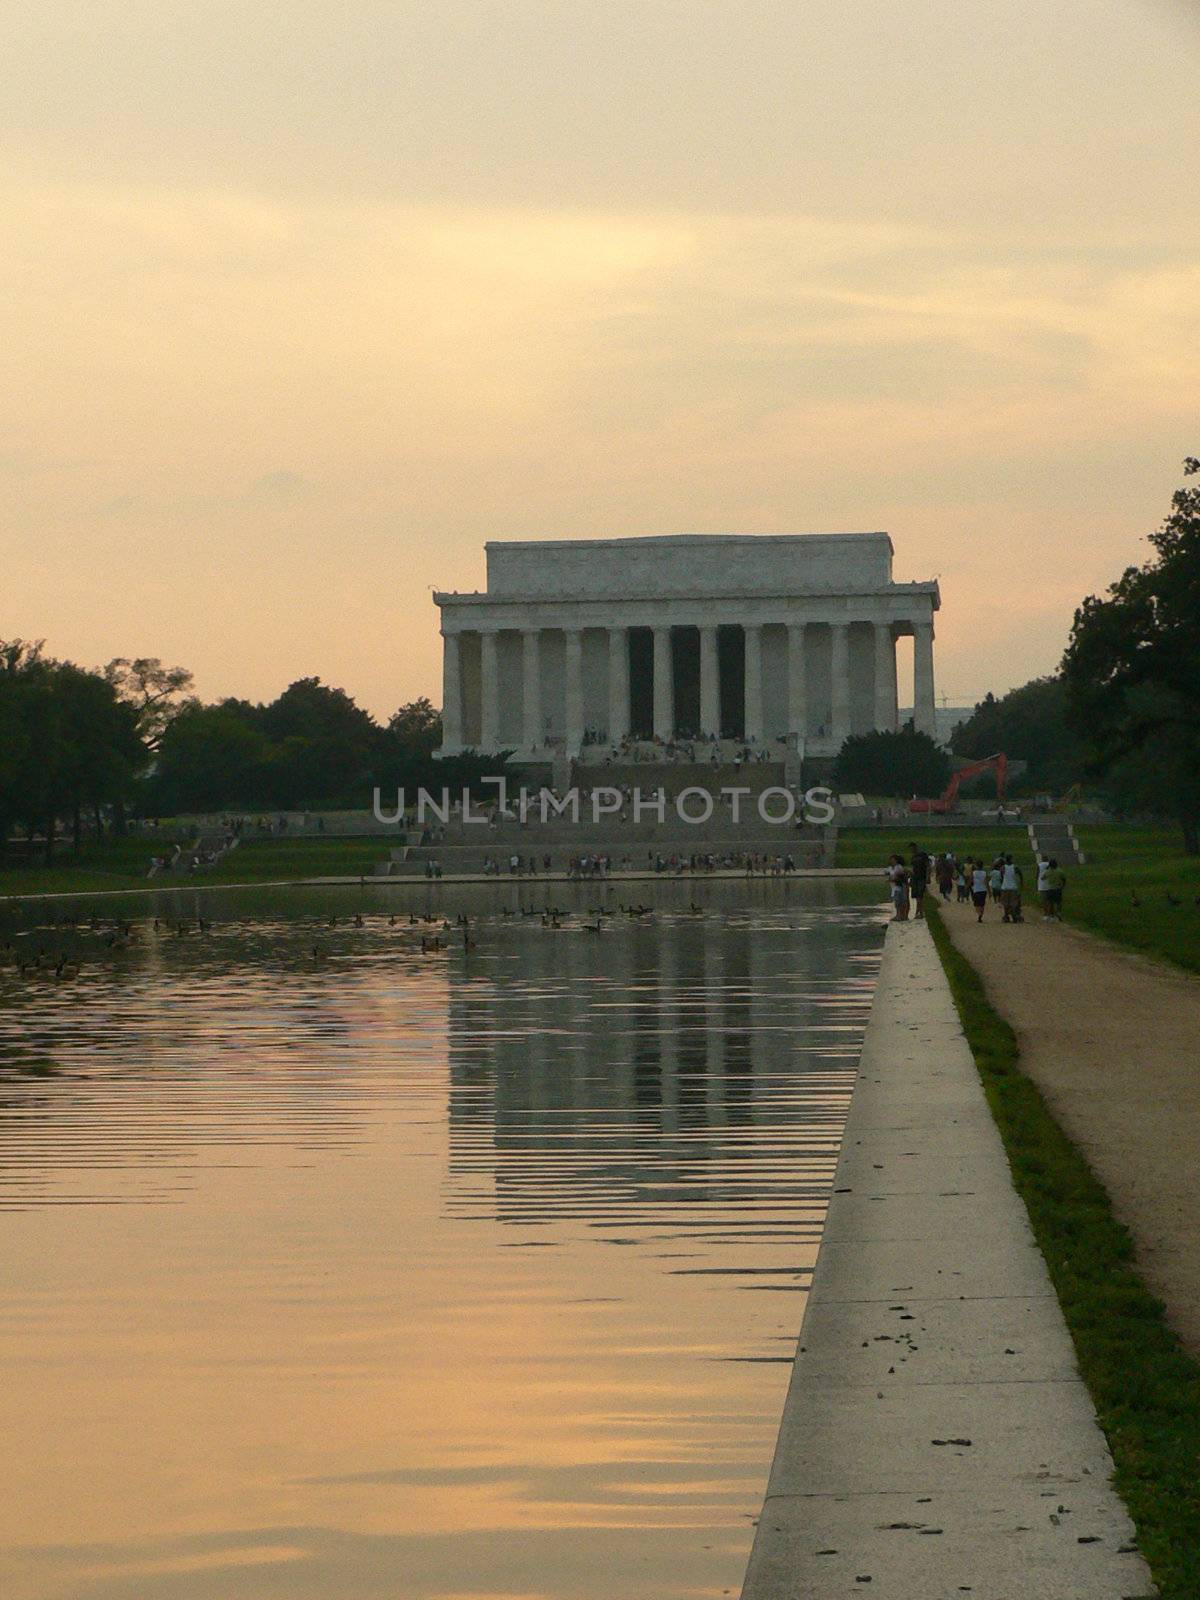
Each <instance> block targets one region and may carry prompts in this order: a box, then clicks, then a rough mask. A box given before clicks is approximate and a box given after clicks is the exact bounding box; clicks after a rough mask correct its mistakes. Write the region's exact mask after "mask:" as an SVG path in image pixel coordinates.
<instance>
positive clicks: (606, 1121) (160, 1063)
mask: <svg viewBox="0 0 1200 1600" xmlns="http://www.w3.org/2000/svg"><path fill="white" fill-rule="evenodd" d="M384 892H386V891H380V892H379V893H381V894H382V893H384ZM598 892H599V891H598V890H597V889H596V888H595V887H588V888H586V889H584V890H580V891H574V890H571V891H565V890H563V889H562V888H561V886H557V885H556V886H555V897H556V898H557V899H558V900H559V901H560V903H561V902H563V901H564V900H565V899H566V898H567V897H568V895H573V896H575V897H576V898H578V899H579V900H580V906H579V907H578V908H576V909H574V910H571V911H569V912H568V914H567V916H566V917H565V919H564V925H563V927H562V928H560V929H550V928H546V929H543V928H542V927H541V925H540V919H539V918H536V917H528V918H514V917H506V916H504V915H503V914H502V912H503V909H504V908H505V907H506V906H507V905H508V904H509V903H510V902H512V901H515V900H516V899H517V898H518V897H519V896H520V895H521V894H522V893H524V894H525V895H526V896H527V895H528V891H520V890H518V889H516V888H512V887H510V886H508V885H498V886H497V887H496V888H495V889H493V890H488V891H483V892H481V893H480V894H479V895H477V896H474V897H471V898H467V897H456V895H455V892H454V891H451V890H447V889H443V890H442V891H441V894H442V903H445V904H446V905H447V906H448V907H449V908H450V915H451V917H453V916H454V915H455V914H456V913H457V911H458V910H459V909H462V908H463V907H466V908H468V909H469V910H470V913H471V915H472V918H473V925H472V938H473V939H474V941H475V946H474V948H473V949H471V950H465V949H464V948H463V947H462V941H461V936H459V935H457V934H456V933H455V931H454V930H453V929H451V930H450V931H449V932H448V933H447V934H446V936H445V937H446V939H447V942H448V945H449V948H448V949H447V950H444V951H439V952H434V953H427V954H424V955H423V954H422V953H421V951H420V948H419V940H420V934H421V932H422V931H424V930H423V929H422V927H421V926H419V925H418V926H410V925H408V924H407V922H406V921H398V922H396V923H391V922H390V921H389V916H388V913H389V911H394V907H395V902H394V901H392V902H388V901H386V900H384V899H382V898H381V899H379V900H378V902H377V904H378V907H379V909H377V910H375V911H374V912H373V913H372V912H370V911H369V912H368V915H367V916H366V919H365V926H364V927H362V928H357V927H355V926H354V925H353V924H352V923H347V922H346V921H345V920H344V913H345V911H346V909H347V908H349V909H350V910H351V911H352V910H353V909H355V908H357V907H358V906H359V905H361V904H363V903H364V902H363V901H361V900H359V899H358V898H357V897H355V898H354V899H349V898H346V897H344V896H342V897H339V896H337V895H335V894H326V895H325V896H323V897H321V898H320V899H319V900H317V899H316V898H315V897H314V898H313V899H311V900H310V901H309V902H305V901H304V900H303V899H302V897H300V896H298V895H297V896H295V897H294V898H292V899H290V900H286V899H281V898H280V897H278V896H276V897H275V898H274V899H272V898H271V896H269V895H263V896H261V897H257V898H248V897H242V898H240V899H235V898H234V897H232V896H230V897H228V898H227V900H226V901H224V902H222V903H221V904H220V908H219V911H216V912H214V922H215V926H214V928H213V930H212V932H211V933H208V934H200V933H197V932H196V931H195V929H194V926H193V925H191V924H189V926H188V931H187V932H186V933H185V935H184V936H182V937H180V936H179V935H177V934H176V933H174V932H173V931H172V930H171V929H169V928H167V927H165V926H160V928H159V929H157V930H155V928H154V927H153V925H152V922H151V921H150V920H144V921H140V922H139V923H138V924H137V935H136V937H135V939H134V940H133V941H132V942H131V943H130V944H129V946H128V948H122V949H109V948H108V947H107V946H106V945H105V943H104V937H103V931H100V932H94V931H92V930H89V929H87V928H84V929H81V930H75V931H64V930H62V929H46V928H41V929H38V928H32V927H30V926H28V925H25V926H22V927H21V928H20V929H19V931H18V934H17V943H18V945H19V946H20V947H21V949H22V951H23V952H29V951H32V950H33V949H36V948H37V946H38V945H39V944H42V945H43V946H45V947H47V948H49V949H51V950H58V949H61V948H63V947H64V945H65V946H67V947H69V948H70V949H72V950H73V951H75V953H76V954H77V956H78V958H79V959H80V961H81V972H80V976H79V977H78V979H76V980H74V981H72V982H69V983H55V982H53V981H50V980H42V979H33V980H19V979H18V978H17V977H16V976H15V974H14V973H13V972H12V971H11V969H10V970H9V971H6V972H3V973H0V1060H7V1061H9V1062H11V1063H14V1064H16V1065H20V1064H21V1063H24V1062H33V1061H42V1062H49V1063H52V1064H53V1066H54V1067H55V1068H56V1069H57V1072H58V1075H57V1076H50V1077H41V1078H32V1077H13V1076H11V1075H9V1076H6V1077H4V1078H3V1079H0V1210H3V1213H4V1215H3V1216H2V1217H0V1230H2V1233H3V1237H4V1257H5V1261H6V1263H7V1267H6V1279H7V1292H6V1295H5V1298H4V1301H3V1305H2V1306H0V1358H2V1359H3V1362H4V1367H5V1371H6V1373H7V1375H8V1382H7V1383H6V1384H5V1386H4V1387H3V1390H2V1392H0V1438H3V1440H4V1443H5V1458H6V1462H7V1463H8V1464H9V1465H8V1468H7V1469H6V1477H7V1478H8V1485H7V1493H6V1495H5V1498H4V1502H3V1504H4V1508H5V1509H3V1510H0V1587H3V1590H4V1593H5V1594H6V1596H11V1597H12V1600H35V1597H36V1600H55V1597H62V1600H67V1597H72V1600H74V1597H83V1596H86V1597H89V1600H91V1597H96V1600H99V1597H105V1600H117V1597H118V1596H120V1597H126V1596H129V1595H131V1594H135V1593H136V1594H137V1595H138V1596H139V1600H185V1597H186V1600H207V1597H209V1596H213V1597H216V1596H218V1595H220V1596H222V1597H224V1596H227V1595H228V1594H230V1593H236V1594H237V1595H238V1596H239V1600H256V1597H258V1596H264V1597H265V1596H268V1595H269V1596H271V1597H273V1600H310V1597H311V1600H316V1597H318V1596H320V1597H321V1600H334V1597H337V1596H346V1597H347V1600H349V1597H351V1596H353V1597H354V1600H360V1597H373V1596H379V1597H382V1596H384V1595H387V1596H388V1597H394V1596H396V1595H398V1594H402V1595H404V1596H405V1597H406V1600H433V1597H435V1596H437V1597H442V1600H448V1597H451V1596H453V1597H466V1596H476V1595H478V1596H489V1597H492V1600H503V1597H516V1596H519V1597H523V1600H524V1597H532V1596H539V1597H549V1600H600V1597H601V1596H603V1597H604V1600H611V1597H612V1596H613V1595H614V1594H622V1595H624V1594H629V1595H633V1594H636V1595H638V1596H639V1597H644V1600H685V1597H687V1600H691V1597H699V1596H709V1595H720V1594H722V1593H726V1592H731V1591H736V1589H737V1587H738V1585H739V1583H740V1580H741V1575H742V1571H743V1569H744V1565H745V1559H746V1555H747V1553H748V1548H749V1542H750V1537H751V1533H752V1520H753V1518H754V1517H755V1516H756V1515H757V1513H758V1509H759V1506H760V1503H761V1498H762V1492H763V1488H764V1484H765V1478H766V1472H767V1468H768V1465H769V1461H770V1454H771V1449H772V1446H773V1443H774V1436H775V1432H776V1429H777V1426H778V1419H779V1413H780V1409H781V1405H782V1399H783V1391H784V1387H785V1384H786V1380H787V1375H788V1366H789V1364H790V1360H791V1354H792V1349H793V1347H794V1342H795V1334H796V1330H797V1328H798V1325H799V1320H800V1315H801V1310H802V1306H803V1300H802V1296H803V1293H804V1291H805V1288H806V1287H807V1284H808V1281H809V1276H810V1274H811V1270H812V1266H813V1262H814V1260H815V1255H816V1247H817V1242H818V1239H819V1235H820V1229H821V1224H822V1219H823V1216H824V1210H825V1204H826V1200H827V1196H828V1192H829V1187H830V1180H831V1176H832V1170H833V1165H834V1162H835V1159H836V1154H837V1148H838V1141H839V1138H840V1133H841V1127H842V1122H843V1118H844V1114H845V1109H846V1104H847V1101H848V1096H849V1092H850V1087H851V1083H852V1080H853V1073H854V1068H855V1063H856V1060H857V1054H858V1049H859V1045H860V1042H861V1037H862V1030H863V1026H864V1023H865V1018H866V1012H867V1008H868V1005H869V1002H870V996H871V989H872V985H873V981H874V974H875V970H876V966H877V961H878V952H879V949H880V945H881V937H882V925H881V921H880V912H879V910H878V908H876V907H873V906H860V905H852V904H840V903H839V902H838V900H837V897H836V892H834V891H832V890H831V889H830V887H829V886H828V885H819V886H814V887H813V888H812V889H811V890H810V889H807V888H803V887H801V886H799V885H791V886H789V887H788V888H786V889H785V888H784V887H783V886H781V885H771V886H765V885H763V886H756V888H755V889H754V890H748V889H745V888H743V887H742V886H740V885H734V886H730V887H721V886H718V885H705V886H704V889H703V891H702V892H703V894H704V897H705V899H706V902H707V907H708V909H707V914H705V915H703V916H691V915H686V914H684V915H678V914H676V911H675V909H674V908H675V907H678V908H679V910H680V911H686V902H687V900H688V899H690V898H691V897H692V896H693V895H694V894H696V893H697V891H696V889H695V888H694V887H693V886H688V887H681V886H675V885H669V884H664V885H661V886H657V885H656V886H655V891H654V898H655V903H656V906H657V908H658V909H657V911H656V913H655V915H653V916H651V917H648V918H645V919H640V918H639V919H629V918H621V917H614V918H613V920H612V922H611V924H610V925H609V926H608V927H606V929H605V931H604V934H603V936H602V937H597V936H596V935H594V934H592V935H588V934H587V933H586V932H585V931H584V930H583V928H582V920H583V917H582V915H581V911H582V907H583V905H586V904H587V903H589V902H590V903H593V904H594V902H595V898H596V896H597V894H598ZM365 903H366V905H367V906H368V908H369V907H370V906H371V905H372V901H371V899H370V896H369V894H368V896H367V897H366V900H365ZM318 908H319V910H318ZM333 910H336V911H339V912H341V913H342V914H343V915H342V916H341V917H339V923H338V925H337V926H336V927H330V926H329V925H328V921H329V916H330V915H331V914H332V911H333ZM207 914H208V913H207V912H206V915H207ZM589 920H590V919H589ZM314 943H316V944H317V945H318V947H319V949H320V951H321V956H320V958H319V959H314V957H313V954H312V950H313V945H314ZM18 1508H19V1510H18Z"/></svg>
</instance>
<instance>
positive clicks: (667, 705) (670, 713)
mask: <svg viewBox="0 0 1200 1600" xmlns="http://www.w3.org/2000/svg"><path fill="white" fill-rule="evenodd" d="M654 736H655V738H656V739H671V738H674V736H675V680H674V675H673V671H672V665H671V630H670V628H655V630H654Z"/></svg>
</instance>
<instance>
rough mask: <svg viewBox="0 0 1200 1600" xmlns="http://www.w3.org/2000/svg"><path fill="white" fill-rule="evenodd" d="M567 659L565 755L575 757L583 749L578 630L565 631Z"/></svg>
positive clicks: (580, 649)
mask: <svg viewBox="0 0 1200 1600" xmlns="http://www.w3.org/2000/svg"><path fill="white" fill-rule="evenodd" d="M566 644H567V650H566V659H567V690H566V701H567V730H566V731H567V754H568V755H569V756H577V755H578V754H579V752H580V750H581V749H582V748H583V634H582V633H581V632H580V631H579V629H578V628H568V629H567V630H566Z"/></svg>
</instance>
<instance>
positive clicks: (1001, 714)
mask: <svg viewBox="0 0 1200 1600" xmlns="http://www.w3.org/2000/svg"><path fill="white" fill-rule="evenodd" d="M950 748H951V750H953V752H954V754H955V755H958V756H967V757H969V758H970V759H971V760H972V761H978V760H980V759H981V758H982V757H984V756H990V755H994V754H995V753H996V751H998V750H1003V751H1004V753H1005V755H1006V756H1008V758H1009V760H1011V761H1024V762H1025V763H1026V766H1027V769H1028V770H1027V773H1026V777H1025V780H1024V781H1025V785H1026V787H1028V788H1031V789H1049V790H1051V791H1054V792H1058V793H1061V791H1062V790H1063V789H1066V788H1069V787H1070V785H1071V784H1072V783H1074V782H1075V781H1076V780H1077V779H1078V778H1080V777H1081V776H1082V775H1083V768H1084V752H1083V750H1082V748H1081V746H1080V742H1079V739H1078V737H1077V735H1076V733H1075V729H1074V728H1073V727H1072V726H1071V723H1070V721H1069V719H1068V715H1067V686H1066V684H1065V682H1064V681H1063V679H1062V678H1061V677H1059V676H1054V677H1048V678H1034V679H1032V680H1031V681H1030V682H1029V683H1025V684H1022V685H1021V687H1020V688H1019V689H1012V690H1010V691H1009V693H1008V694H1006V695H1004V696H1002V698H1000V699H999V700H997V698H996V697H995V695H992V694H988V695H985V696H984V698H983V699H982V700H981V701H980V702H979V704H978V705H977V706H976V707H975V710H974V711H973V712H972V714H971V715H970V716H969V717H968V718H967V720H966V721H965V722H961V723H959V725H958V727H957V728H955V730H954V732H953V733H952V734H951V736H950Z"/></svg>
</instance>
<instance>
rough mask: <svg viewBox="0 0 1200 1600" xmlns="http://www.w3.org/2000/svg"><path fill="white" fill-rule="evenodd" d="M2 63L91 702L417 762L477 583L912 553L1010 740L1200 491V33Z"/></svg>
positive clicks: (145, 43) (12, 330) (933, 13)
mask: <svg viewBox="0 0 1200 1600" xmlns="http://www.w3.org/2000/svg"><path fill="white" fill-rule="evenodd" d="M4 53H5V57H6V63H5V78H6V85H7V93H6V94H5V95H4V97H3V99H2V101H0V143H2V154H3V161H2V162H0V173H2V174H3V176H2V177H0V184H2V186H3V191H4V192H3V205H2V208H0V217H2V219H3V220H2V222H0V227H2V228H3V231H4V235H5V244H4V248H3V250H2V251H0V318H2V319H3V350H4V370H5V382H4V384H3V385H2V386H0V406H2V407H3V417H2V436H0V484H2V485H3V489H4V501H5V515H4V518H3V525H2V532H0V541H2V543H0V571H2V584H0V636H4V637H12V636H17V635H19V636H23V637H26V638H45V640H46V643H47V648H48V649H49V650H50V651H51V652H52V653H53V654H55V655H60V656H66V657H70V658H72V659H75V660H77V661H80V662H81V663H83V664H85V665H94V664H98V663H101V662H103V661H105V660H107V659H108V658H110V657H112V656H115V655H135V654H150V655H158V656H162V657H163V658H165V659H166V660H168V661H169V662H172V663H174V662H181V663H183V664H184V665H186V666H189V667H191V668H192V669H193V670H194V671H195V673H196V679H197V688H198V690H199V692H200V693H201V694H202V695H203V696H204V697H205V698H216V697H218V696H220V695H224V694H239V695H245V696H248V697H250V698H254V699H258V698H270V697H273V696H274V695H275V694H277V693H278V692H279V691H280V690H281V689H282V688H283V687H284V686H285V685H286V684H287V683H288V682H289V681H290V680H291V679H293V678H296V677H298V676H301V675H304V674H310V673H316V674H319V675H320V676H321V677H322V678H324V679H325V680H326V681H329V682H333V683H336V684H340V685H342V686H343V687H345V688H346V689H347V690H349V691H350V692H351V693H352V694H353V695H355V696H356V697H357V698H358V699H359V701H360V702H361V703H362V704H364V705H366V706H367V707H369V708H370V709H371V710H372V711H373V712H375V713H376V714H378V715H386V714H387V713H388V712H389V711H390V710H392V709H393V708H394V707H395V706H396V705H397V704H398V703H399V702H401V701H403V700H406V699H409V698H411V697H413V696H415V695H417V694H425V693H427V694H430V695H431V696H432V697H433V698H434V699H435V700H437V699H439V698H440V641H439V640H438V637H437V621H436V612H435V610H434V608H433V606H432V604H431V599H430V590H431V588H433V587H446V588H456V587H457V588H474V587H477V586H482V583H483V553H482V545H483V542H484V540H485V539H487V538H505V537H512V538H518V537H519V538H530V537H532V538H538V537H547V538H562V537H570V536H576V535H577V536H592V537H596V536H606V535H609V536H623V535H631V534H643V533H644V534H658V533H673V532H719V531H734V532H747V533H756V532H759V533H776V532H806V531H830V530H841V529H847V530H855V529H876V528H886V529H887V530H889V531H890V532H891V534H892V536H893V539H894V541H895V544H896V552H897V554H896V575H897V577H898V578H902V579H903V578H912V577H918V578H926V577H931V576H938V577H939V578H940V579H941V584H942V601H943V608H942V612H941V615H940V617H939V621H938V689H939V695H940V694H941V693H943V692H944V693H945V694H946V695H947V696H948V697H949V699H950V700H951V702H952V703H963V702H966V703H970V702H971V701H972V700H974V699H976V698H978V697H979V696H980V695H982V694H983V693H984V691H986V690H987V689H989V688H992V689H995V690H997V691H1000V690H1003V689H1006V688H1008V687H1011V686H1012V685H1014V684H1017V683H1020V682H1023V681H1024V680H1025V679H1027V678H1029V677H1032V676H1034V675H1035V674H1038V673H1042V672H1045V671H1048V670H1051V669H1053V667H1054V666H1055V664H1056V662H1057V660H1058V657H1059V654H1060V652H1061V649H1062V646H1063V644H1064V642H1065V638H1066V632H1067V628H1068V627H1069V624H1070V617H1071V612H1072V610H1073V608H1074V606H1075V604H1076V603H1077V601H1078V599H1079V598H1080V596H1081V595H1082V594H1084V593H1086V592H1088V591H1091V590H1095V589H1097V588H1100V587H1102V586H1103V585H1104V584H1105V583H1107V582H1108V581H1109V580H1110V579H1111V578H1113V577H1115V576H1116V575H1117V573H1118V572H1119V571H1120V570H1121V568H1122V567H1123V566H1124V565H1126V564H1127V563H1129V562H1131V561H1134V560H1139V559H1141V558H1142V557H1143V554H1144V551H1145V547H1144V544H1143V542H1142V541H1143V540H1144V536H1145V534H1146V533H1147V532H1149V531H1150V530H1151V529H1152V528H1153V527H1154V526H1155V525H1156V524H1157V523H1158V522H1159V521H1160V520H1161V518H1162V516H1163V514H1164V513H1165V511H1166V510H1167V508H1168V504H1169V498H1170V494H1171V491H1172V489H1173V488H1174V487H1176V486H1177V484H1178V483H1179V482H1180V481H1181V469H1180V462H1181V459H1182V457H1183V456H1184V455H1186V454H1189V453H1195V452H1197V451H1200V426H1198V421H1200V361H1198V360H1197V352H1198V348H1200V253H1198V249H1197V245H1198V239H1200V222H1198V220H1197V209H1196V205H1195V199H1194V185H1193V176H1192V174H1193V166H1194V156H1195V151H1196V149H1197V148H1198V147H1200V110H1198V108H1200V95H1198V94H1197V87H1196V86H1197V81H1198V74H1197V67H1198V65H1200V6H1197V5H1196V4H1194V3H1192V0H1186V3H1185V0H1170V3H1168V0H1024V3H1021V4H1011V3H1005V0H999V3H995V4H989V5H980V4H969V3H964V0H855V3H854V4H853V5H850V4H842V3H838V0H787V3H784V0H736V3H732V0H731V3H717V0H688V3H683V0H561V3H558V0H436V3H429V0H421V3H419V4H416V3H410V0H390V3H381V0H358V3H354V0H351V3H346V4H334V3H331V0H287V3H282V0H236V3H233V0H229V3H226V0H186V3H184V0H120V3H118V0H110V3H100V0H96V3H88V0H71V3H67V0H45V3H43V4H40V5H25V6H11V7H9V8H7V11H6V17H5V25H4ZM904 693H905V688H904V685H903V682H902V686H901V694H902V698H903V695H904Z"/></svg>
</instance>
